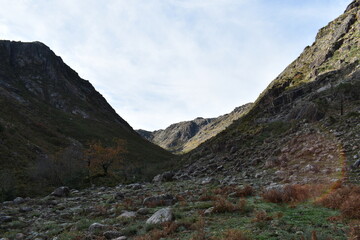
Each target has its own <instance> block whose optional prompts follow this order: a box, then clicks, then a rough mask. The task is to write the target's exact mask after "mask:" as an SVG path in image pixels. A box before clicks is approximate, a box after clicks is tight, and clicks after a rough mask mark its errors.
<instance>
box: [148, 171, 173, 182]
mask: <svg viewBox="0 0 360 240" xmlns="http://www.w3.org/2000/svg"><path fill="white" fill-rule="evenodd" d="M173 177H174V172H172V171H168V172H164V173H162V174H159V175H156V176H155V177H154V178H153V182H154V183H162V182H170V181H172V180H173Z"/></svg>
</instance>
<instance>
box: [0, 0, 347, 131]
mask: <svg viewBox="0 0 360 240" xmlns="http://www.w3.org/2000/svg"><path fill="white" fill-rule="evenodd" d="M348 3H349V1H344V0H340V1H339V0H316V1H310V0H304V1H301V2H299V1H282V0H273V1H266V0H251V1H250V0H207V1H203V0H167V1H165V0H149V1H145V0H132V1H128V0H107V1H96V0H88V1H80V0H61V1H60V0H38V1H34V0H19V1H10V0H0V4H1V6H2V8H1V9H0V16H1V17H0V34H1V35H0V36H1V38H3V39H13V40H22V41H35V40H37V41H42V42H44V43H45V44H47V45H48V46H49V47H50V48H52V49H53V50H54V52H55V53H56V54H58V55H60V56H61V57H62V58H63V59H64V61H65V62H66V63H67V64H68V65H69V66H71V67H72V68H73V69H74V70H76V71H77V72H78V73H79V74H80V76H82V77H83V78H85V79H88V80H90V82H91V83H93V84H94V85H95V87H96V88H97V89H98V90H99V91H100V92H101V93H102V94H103V95H104V96H105V97H106V99H107V100H108V101H109V102H110V104H111V105H112V106H113V107H114V108H115V109H116V111H117V112H118V113H119V115H120V116H122V117H123V118H124V119H125V120H127V121H128V122H129V123H130V125H132V126H133V127H134V128H144V129H148V130H154V129H159V128H165V127H166V126H168V125H170V124H171V123H174V122H178V121H183V120H190V119H193V118H195V117H198V116H204V117H215V116H218V115H221V114H225V113H227V112H229V111H231V110H232V109H234V108H235V107H237V106H239V105H241V104H244V103H247V102H249V101H254V100H255V99H256V97H257V96H258V95H259V93H260V92H261V91H262V90H263V89H264V88H265V87H266V86H267V85H268V84H269V83H270V82H271V80H272V79H274V78H275V77H276V75H278V74H279V73H280V72H281V71H282V70H283V69H284V68H285V67H286V65H288V64H289V63H290V62H291V61H292V60H294V59H295V58H296V57H297V56H298V55H299V54H300V53H301V51H302V49H303V48H304V47H305V46H306V45H309V44H311V43H312V41H313V40H314V38H315V34H316V31H317V29H319V28H320V27H322V26H323V25H325V24H326V23H327V22H329V21H330V20H332V19H333V18H335V17H336V16H337V15H339V14H340V13H341V12H342V11H343V10H344V9H345V7H346V4H348Z"/></svg>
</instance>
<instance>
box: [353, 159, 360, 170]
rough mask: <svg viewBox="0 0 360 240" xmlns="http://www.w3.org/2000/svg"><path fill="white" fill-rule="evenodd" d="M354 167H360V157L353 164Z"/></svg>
mask: <svg viewBox="0 0 360 240" xmlns="http://www.w3.org/2000/svg"><path fill="white" fill-rule="evenodd" d="M351 167H352V168H359V167H360V159H358V160H356V161H355V162H354V164H353V165H351Z"/></svg>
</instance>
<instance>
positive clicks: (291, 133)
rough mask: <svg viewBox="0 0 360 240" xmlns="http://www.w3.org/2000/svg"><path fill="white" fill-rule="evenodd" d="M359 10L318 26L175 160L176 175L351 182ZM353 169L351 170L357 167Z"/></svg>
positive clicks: (359, 117) (358, 141)
mask: <svg viewBox="0 0 360 240" xmlns="http://www.w3.org/2000/svg"><path fill="white" fill-rule="evenodd" d="M359 61H360V7H359V1H354V2H353V3H352V4H350V5H349V7H348V8H347V10H346V11H345V12H344V14H342V15H341V16H339V17H338V18H337V19H335V20H334V21H332V22H330V23H329V24H328V25H327V26H326V27H324V28H322V29H320V31H319V33H318V34H317V36H316V40H315V42H314V43H313V44H312V45H311V46H307V47H306V48H305V49H304V51H303V53H302V54H301V55H300V56H299V57H298V58H297V59H296V60H295V61H294V62H292V63H291V64H290V65H289V66H288V67H287V68H286V69H285V70H284V71H283V72H282V73H281V74H280V75H279V76H278V77H277V78H276V79H275V80H274V81H273V82H272V83H271V84H270V85H269V86H268V87H267V89H266V90H265V91H264V92H263V93H262V94H261V95H260V96H259V98H258V99H257V101H256V102H255V103H254V106H253V107H252V108H251V110H250V111H249V112H248V113H247V114H246V115H244V116H243V117H242V118H240V119H239V120H237V121H235V122H234V123H233V124H232V125H230V126H229V127H228V128H227V129H226V130H225V131H223V132H221V133H220V134H219V135H217V136H215V137H214V138H212V139H210V140H208V141H207V142H205V143H203V144H202V145H200V146H199V147H198V148H196V149H194V150H193V151H191V152H190V153H188V154H186V155H185V156H183V158H182V162H181V164H180V165H179V166H183V164H186V166H185V167H182V169H181V170H179V171H178V173H177V175H176V177H177V178H179V179H188V178H192V177H205V176H209V175H210V176H220V177H221V176H233V177H236V178H238V179H242V180H243V181H247V182H253V183H254V182H261V183H262V184H266V185H271V184H278V183H287V182H292V183H307V182H328V181H336V180H337V179H339V178H345V179H347V180H349V181H353V182H357V181H358V180H359V174H358V172H359V170H358V169H357V168H356V167H355V168H354V167H351V166H352V165H353V164H354V163H355V162H356V161H357V160H358V159H359V158H360V148H359V146H360V125H359V122H360V108H359V106H360V63H359ZM357 166H358V165H357Z"/></svg>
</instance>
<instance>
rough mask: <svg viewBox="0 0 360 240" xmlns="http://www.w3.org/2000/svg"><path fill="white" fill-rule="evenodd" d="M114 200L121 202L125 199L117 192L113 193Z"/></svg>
mask: <svg viewBox="0 0 360 240" xmlns="http://www.w3.org/2000/svg"><path fill="white" fill-rule="evenodd" d="M114 198H115V199H116V200H123V199H124V198H125V195H124V194H123V193H121V192H117V193H115V196H114Z"/></svg>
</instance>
